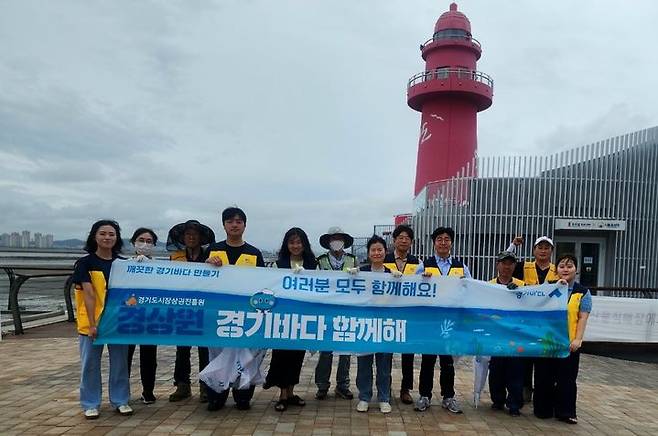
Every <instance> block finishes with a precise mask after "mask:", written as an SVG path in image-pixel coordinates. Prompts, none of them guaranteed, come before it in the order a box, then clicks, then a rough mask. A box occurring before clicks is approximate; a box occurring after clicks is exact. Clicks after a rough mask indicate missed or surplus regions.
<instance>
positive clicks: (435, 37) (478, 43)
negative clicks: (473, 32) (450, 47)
mask: <svg viewBox="0 0 658 436" xmlns="http://www.w3.org/2000/svg"><path fill="white" fill-rule="evenodd" d="M444 39H462V40H464V41H470V42H472V43H473V45H475V46H477V48H479V49H480V50H482V44H480V41H478V40H477V39H475V38H473V37H472V36H463V35H454V36H434V37H432V38H430V39H428V40H427V41H425V42H424V43H423V44H422V45H421V46H420V47H421V50H422V49H423V48H425V46H426V45H427V44H431V43H433V42H435V41H441V40H444Z"/></svg>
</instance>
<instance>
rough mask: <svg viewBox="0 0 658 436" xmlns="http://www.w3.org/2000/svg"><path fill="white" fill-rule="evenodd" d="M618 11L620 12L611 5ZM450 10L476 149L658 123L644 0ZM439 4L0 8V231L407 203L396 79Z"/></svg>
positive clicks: (405, 147)
mask: <svg viewBox="0 0 658 436" xmlns="http://www.w3.org/2000/svg"><path fill="white" fill-rule="evenodd" d="M631 6H632V7H631ZM631 6H624V5H620V4H618V3H615V2H612V1H606V2H598V1H592V0H589V1H584V2H579V3H578V4H577V5H575V4H572V3H571V2H566V1H562V2H554V3H548V4H547V3H531V2H505V3H502V4H501V3H492V2H487V1H475V0H473V1H464V2H460V6H459V7H460V10H462V11H464V12H465V13H466V14H467V15H468V16H469V18H470V19H471V23H472V26H473V33H474V36H475V37H476V38H478V39H479V40H480V41H481V42H482V45H483V48H484V53H483V57H482V59H481V60H480V62H479V69H481V70H482V71H485V72H487V73H489V74H490V75H492V76H493V77H494V79H495V81H496V89H495V97H494V105H493V106H492V107H491V108H490V109H488V110H487V111H485V112H483V113H481V114H480V116H479V120H478V121H479V132H478V138H479V139H478V140H479V154H481V155H494V154H543V153H548V152H552V151H553V150H555V149H559V148H561V147H569V146H575V145H581V144H583V143H587V142H592V141H595V140H598V139H603V138H605V137H607V136H612V135H615V134H621V133H625V132H628V131H631V130H635V129H639V128H644V127H648V126H651V125H655V124H658V115H657V114H656V112H655V109H654V108H653V104H654V100H655V98H652V97H654V96H653V94H655V92H654V91H653V90H655V89H657V88H658V86H657V85H658V78H657V76H656V75H654V74H651V73H652V72H653V71H656V70H657V69H658V68H657V67H658V61H657V60H656V58H655V57H654V56H651V55H650V44H651V42H652V41H656V40H658V31H657V30H655V25H654V23H653V18H652V17H655V16H657V15H658V6H657V5H656V4H655V3H654V2H650V1H643V2H633V3H632V4H631ZM447 7H448V2H446V3H445V4H443V5H442V4H440V3H439V4H437V3H436V2H428V1H420V0H417V1H411V2H407V1H404V2H403V1H396V2H383V3H382V2H374V1H368V2H328V1H326V2H300V1H283V2H264V1H250V2H245V1H228V2H209V1H208V2H205V1H204V2H194V3H189V2H166V3H157V2H155V3H154V2H130V3H125V2H120V3H116V2H80V1H68V2H67V1H61V2H57V3H50V2H37V1H9V2H4V3H3V4H2V6H1V7H0V53H2V56H0V210H1V211H2V213H0V232H3V231H12V230H22V229H23V228H29V229H31V230H35V231H48V232H52V233H54V234H55V235H56V237H58V238H67V237H82V236H84V234H85V233H86V231H87V229H88V227H89V225H90V223H91V221H92V220H94V219H96V218H101V217H114V218H116V219H118V220H119V221H120V222H121V224H122V226H123V228H124V231H126V232H130V231H132V229H133V228H135V227H137V226H141V225H149V226H153V227H155V228H156V230H157V231H158V233H159V234H160V235H161V237H164V233H165V232H166V230H167V229H168V228H169V227H170V226H171V225H173V224H175V223H176V222H179V221H183V220H185V219H189V218H198V219H200V220H202V221H204V222H207V223H209V224H210V225H212V227H213V228H214V229H215V230H216V231H218V233H220V234H221V228H220V224H219V212H220V211H221V210H222V209H223V208H224V207H225V206H227V205H231V204H238V205H240V206H242V207H244V208H245V210H246V211H247V213H248V215H249V224H248V227H247V237H248V239H249V240H250V241H252V242H253V243H255V244H257V245H260V246H263V247H264V248H273V247H275V246H276V245H278V243H279V241H280V238H281V237H282V235H283V232H284V231H285V230H286V229H288V228H289V227H291V226H293V225H298V226H302V227H303V228H305V229H307V231H308V232H309V234H310V236H311V239H313V240H316V239H317V237H318V236H319V235H320V234H321V233H322V232H324V231H325V230H326V228H327V227H329V226H330V225H335V224H340V225H342V226H343V227H344V228H345V229H346V230H347V231H350V232H352V233H353V234H355V235H368V234H370V233H371V232H372V226H373V225H374V224H382V223H390V222H392V216H393V215H394V214H395V213H398V212H407V211H410V210H411V202H412V198H411V197H412V189H413V179H414V173H415V163H416V162H415V161H416V146H417V135H418V125H419V114H418V113H416V112H414V111H412V110H411V109H409V108H408V107H407V106H406V100H405V97H406V96H405V85H406V81H407V79H408V78H409V77H410V76H412V75H413V74H415V73H417V72H419V71H421V70H422V69H423V68H424V63H423V61H422V59H421V57H420V53H419V51H418V44H420V43H421V42H423V41H425V40H426V39H428V38H429V37H430V36H431V33H432V29H433V25H434V23H435V21H436V19H437V18H438V16H439V15H440V14H441V13H442V12H443V11H445V10H446V9H447Z"/></svg>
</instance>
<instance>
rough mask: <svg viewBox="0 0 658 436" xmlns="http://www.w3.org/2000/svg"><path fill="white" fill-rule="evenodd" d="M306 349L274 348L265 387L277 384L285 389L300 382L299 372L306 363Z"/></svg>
mask: <svg viewBox="0 0 658 436" xmlns="http://www.w3.org/2000/svg"><path fill="white" fill-rule="evenodd" d="M304 354H306V351H304V350H272V360H271V361H270V369H269V371H267V377H266V378H265V385H263V388H266V389H267V388H269V387H270V386H276V387H278V388H281V389H285V388H287V387H290V386H294V385H296V384H299V374H300V373H301V372H302V365H303V364H304Z"/></svg>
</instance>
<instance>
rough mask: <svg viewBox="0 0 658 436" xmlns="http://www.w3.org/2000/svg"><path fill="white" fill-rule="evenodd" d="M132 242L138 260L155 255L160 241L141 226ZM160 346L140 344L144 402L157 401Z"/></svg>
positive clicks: (130, 357)
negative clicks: (156, 380)
mask: <svg viewBox="0 0 658 436" xmlns="http://www.w3.org/2000/svg"><path fill="white" fill-rule="evenodd" d="M130 242H131V243H132V244H133V247H135V255H134V256H133V259H135V260H137V261H138V262H142V261H144V260H148V259H151V257H152V255H153V248H154V247H155V244H157V242H158V236H157V235H156V234H155V232H154V231H153V230H151V229H148V228H146V227H140V228H139V229H137V230H135V233H133V236H132V238H130ZM136 347H137V346H136V345H130V346H129V347H128V376H130V369H131V367H132V362H133V355H134V354H135V348H136ZM157 359H158V347H157V346H156V345H140V346H139V375H140V377H141V380H142V397H141V400H142V403H144V404H153V403H155V400H156V398H155V395H154V394H153V390H154V388H155V371H156V369H157V367H158V362H157Z"/></svg>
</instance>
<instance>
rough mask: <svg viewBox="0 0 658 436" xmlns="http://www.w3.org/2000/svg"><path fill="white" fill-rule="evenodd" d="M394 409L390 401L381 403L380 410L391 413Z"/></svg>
mask: <svg viewBox="0 0 658 436" xmlns="http://www.w3.org/2000/svg"><path fill="white" fill-rule="evenodd" d="M392 410H393V409H392V408H391V405H390V403H385V402H381V403H379V411H380V412H382V413H391V411H392Z"/></svg>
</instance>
